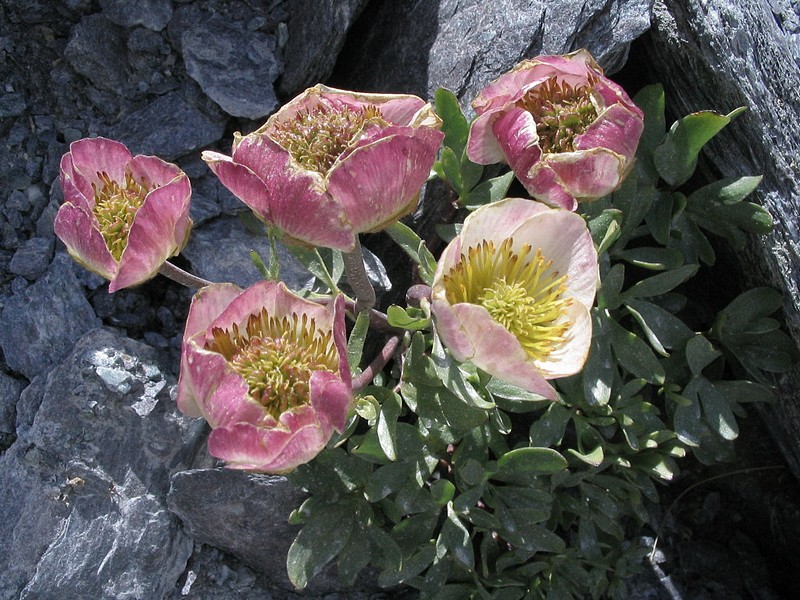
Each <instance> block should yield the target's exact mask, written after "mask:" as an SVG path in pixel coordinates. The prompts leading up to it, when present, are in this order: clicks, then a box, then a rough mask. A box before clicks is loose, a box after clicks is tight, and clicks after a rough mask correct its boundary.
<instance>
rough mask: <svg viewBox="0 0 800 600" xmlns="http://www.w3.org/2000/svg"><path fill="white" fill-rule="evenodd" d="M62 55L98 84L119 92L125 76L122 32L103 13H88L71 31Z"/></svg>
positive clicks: (125, 60)
mask: <svg viewBox="0 0 800 600" xmlns="http://www.w3.org/2000/svg"><path fill="white" fill-rule="evenodd" d="M64 57H65V58H66V59H67V61H68V62H69V64H70V65H72V68H73V69H75V70H76V71H77V72H78V73H80V74H81V75H83V76H84V77H86V78H87V79H88V80H89V81H91V82H92V84H94V85H95V86H96V87H97V88H99V89H101V90H106V91H109V92H116V93H120V92H121V89H122V87H123V86H124V85H125V84H126V82H127V79H128V72H129V68H128V59H127V49H126V46H125V36H124V35H123V31H122V30H120V29H119V28H118V26H117V25H114V24H113V23H111V22H110V21H109V20H108V19H106V18H105V17H104V16H103V15H100V14H95V15H89V16H87V17H84V18H83V19H81V21H80V22H79V23H78V24H77V25H75V26H74V27H73V28H72V30H71V31H70V35H69V40H68V41H67V46H66V48H64Z"/></svg>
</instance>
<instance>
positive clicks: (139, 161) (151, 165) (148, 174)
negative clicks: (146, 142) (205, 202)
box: [127, 155, 191, 191]
mask: <svg viewBox="0 0 800 600" xmlns="http://www.w3.org/2000/svg"><path fill="white" fill-rule="evenodd" d="M127 170H128V171H129V172H130V174H131V175H132V176H133V178H134V180H135V181H144V182H146V183H147V184H149V185H148V186H147V187H161V186H164V185H167V184H168V183H170V182H172V181H173V180H174V179H178V178H180V177H184V174H183V171H181V169H180V168H179V167H178V166H177V165H174V164H172V163H168V162H166V161H163V160H161V159H160V158H158V157H156V156H143V155H139V156H134V157H133V158H132V159H131V161H130V162H129V163H128V165H127ZM190 191H191V190H190Z"/></svg>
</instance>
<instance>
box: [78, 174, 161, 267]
mask: <svg viewBox="0 0 800 600" xmlns="http://www.w3.org/2000/svg"><path fill="white" fill-rule="evenodd" d="M97 177H98V179H100V181H101V182H102V187H100V188H98V186H97V185H96V184H94V183H93V184H92V190H93V191H94V206H93V207H92V212H93V213H94V216H95V217H96V218H97V222H98V226H99V229H100V234H101V235H102V236H103V239H104V240H105V242H106V246H108V250H109V252H111V256H113V257H114V260H116V261H119V259H120V258H121V257H122V252H123V251H124V250H125V247H126V246H127V245H128V234H129V233H130V230H131V225H133V219H134V217H135V216H136V213H137V212H138V210H139V209H140V208H141V206H142V204H144V199H145V198H146V197H147V194H148V193H149V192H150V191H151V190H152V189H154V187H155V186H150V185H148V184H147V183H144V182H142V183H140V182H138V181H136V180H134V179H133V176H132V175H131V174H130V173H126V174H125V181H123V182H122V184H120V183H119V182H117V181H112V179H111V178H110V177H109V176H108V174H107V173H105V172H102V173H98V174H97Z"/></svg>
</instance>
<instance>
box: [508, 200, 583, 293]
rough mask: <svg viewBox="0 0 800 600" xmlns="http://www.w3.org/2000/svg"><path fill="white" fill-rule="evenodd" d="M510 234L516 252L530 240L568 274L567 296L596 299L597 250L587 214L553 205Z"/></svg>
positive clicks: (554, 270) (553, 266)
mask: <svg viewBox="0 0 800 600" xmlns="http://www.w3.org/2000/svg"><path fill="white" fill-rule="evenodd" d="M510 237H512V238H513V244H512V249H513V250H514V252H517V253H519V252H520V251H521V248H522V246H523V245H524V244H526V243H528V244H530V245H531V246H532V247H533V250H536V249H541V251H542V256H543V257H544V258H545V259H546V260H551V261H553V264H552V267H551V269H552V271H553V272H558V273H559V274H560V275H564V274H566V275H567V282H566V284H567V292H566V295H567V296H569V297H571V298H574V299H575V300H576V301H577V302H580V303H581V304H583V305H585V306H591V305H592V304H593V303H594V297H595V293H596V291H597V283H598V280H599V274H598V267H597V251H596V250H595V247H594V242H593V241H592V236H591V234H590V233H589V230H588V229H587V227H586V223H585V221H584V220H583V217H581V216H580V215H578V214H575V213H573V212H569V211H565V210H556V209H550V210H547V211H545V212H542V213H540V214H538V215H536V216H535V217H533V218H531V219H528V220H526V221H524V222H523V223H522V224H521V225H519V227H518V228H517V229H516V230H515V231H514V232H513V234H512V235H511V236H510Z"/></svg>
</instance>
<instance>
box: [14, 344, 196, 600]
mask: <svg viewBox="0 0 800 600" xmlns="http://www.w3.org/2000/svg"><path fill="white" fill-rule="evenodd" d="M159 360H160V359H159V356H158V355H157V354H156V352H155V351H154V350H152V349H150V348H148V347H147V346H144V345H142V344H139V343H137V342H133V341H131V340H129V339H126V338H124V337H122V336H119V335H116V334H113V333H111V332H109V331H105V330H102V329H96V330H93V331H91V332H89V333H88V334H86V335H85V336H84V337H83V338H82V339H81V340H80V341H79V342H78V343H77V344H76V345H75V348H74V350H73V352H72V353H71V354H70V355H69V357H68V358H67V359H66V360H65V361H64V363H63V364H61V365H59V366H58V367H56V368H55V369H53V370H52V371H51V372H50V373H49V374H48V375H47V376H41V377H39V378H37V380H36V382H35V384H33V385H31V386H30V387H29V388H28V390H26V393H25V394H23V396H27V398H25V399H24V401H21V403H20V404H23V403H25V404H27V405H28V406H29V407H31V408H33V407H37V406H38V409H36V412H35V417H34V419H33V422H32V424H31V426H30V427H29V428H24V427H22V428H20V429H19V430H18V434H19V437H18V438H17V440H16V442H14V444H13V445H12V446H11V448H9V449H8V451H7V452H6V453H5V454H4V455H2V456H1V457H0V537H2V539H3V540H4V543H3V544H2V545H0V563H2V564H3V565H4V568H3V569H2V570H0V598H2V599H3V600H7V599H8V600H10V599H11V598H20V599H23V598H24V599H26V600H32V599H33V598H36V599H44V598H97V599H106V598H108V599H111V598H114V599H117V598H127V599H142V600H149V599H151V598H161V597H163V596H164V595H165V594H166V593H167V592H168V591H170V590H171V589H172V588H173V587H174V585H175V581H176V580H177V578H178V577H179V576H180V574H181V573H182V571H183V569H184V567H185V565H186V561H187V559H188V557H189V556H190V554H191V551H192V543H191V540H189V539H188V538H187V537H186V536H185V535H183V534H182V533H181V530H180V527H179V525H178V523H177V520H176V519H175V517H174V516H173V515H172V514H171V513H170V512H169V511H168V510H167V509H166V505H165V497H166V492H167V486H168V481H169V477H170V476H171V475H172V474H173V473H175V472H176V471H180V470H183V469H186V468H187V467H188V466H189V464H190V463H191V460H192V456H193V455H194V453H195V452H196V450H197V447H198V444H199V443H200V440H201V435H202V431H203V424H202V421H200V420H197V419H187V418H185V417H182V416H180V415H179V414H178V413H177V410H176V407H175V403H174V399H173V394H174V387H175V380H174V379H173V378H172V377H171V376H170V375H169V370H168V369H165V368H164V367H163V366H162V365H161V364H160V362H159ZM109 373H117V374H120V377H112V378H109ZM120 380H124V381H125V382H126V385H125V386H121V385H120ZM109 382H111V383H109Z"/></svg>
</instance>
